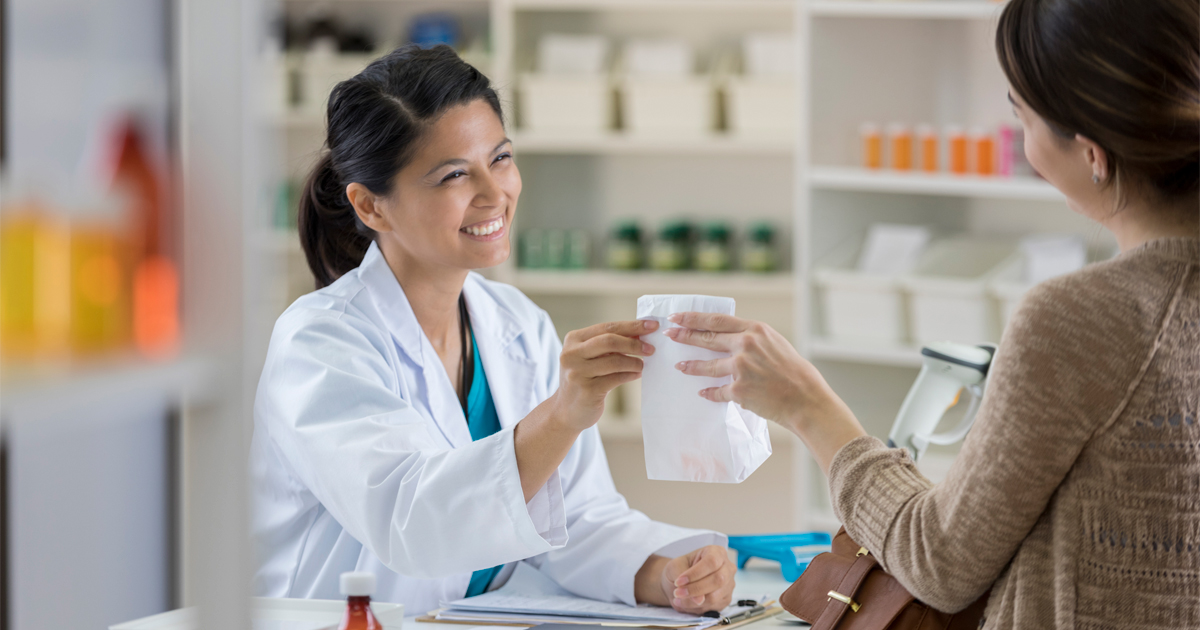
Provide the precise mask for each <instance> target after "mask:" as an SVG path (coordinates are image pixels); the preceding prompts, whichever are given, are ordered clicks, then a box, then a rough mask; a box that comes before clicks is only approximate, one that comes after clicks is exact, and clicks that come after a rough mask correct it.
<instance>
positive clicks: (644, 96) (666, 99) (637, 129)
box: [621, 77, 717, 136]
mask: <svg viewBox="0 0 1200 630" xmlns="http://www.w3.org/2000/svg"><path fill="white" fill-rule="evenodd" d="M716 98H717V96H716V90H715V89H714V87H713V82H712V81H711V80H710V79H709V78H708V77H686V78H668V77H662V78H657V77H656V78H648V77H647V78H635V77H628V78H626V79H624V80H623V81H622V82H621V117H622V120H623V122H624V126H625V128H626V129H627V130H629V132H630V133H633V134H642V135H673V136H700V135H705V134H708V133H711V132H712V130H713V129H714V128H715V127H716V112H717V108H716Z"/></svg>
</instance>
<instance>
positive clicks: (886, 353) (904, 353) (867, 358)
mask: <svg viewBox="0 0 1200 630" xmlns="http://www.w3.org/2000/svg"><path fill="white" fill-rule="evenodd" d="M808 350H809V357H810V358H813V359H826V360H830V361H844V362H850V363H871V364H875V365H892V366H897V367H920V366H921V349H920V348H917V347H915V346H887V345H881V344H854V343H849V342H844V341H830V340H828V339H811V340H809V342H808Z"/></svg>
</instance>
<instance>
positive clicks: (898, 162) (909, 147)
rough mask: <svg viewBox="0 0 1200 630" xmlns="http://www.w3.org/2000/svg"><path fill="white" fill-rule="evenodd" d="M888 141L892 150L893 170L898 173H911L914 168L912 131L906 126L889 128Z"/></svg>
mask: <svg viewBox="0 0 1200 630" xmlns="http://www.w3.org/2000/svg"><path fill="white" fill-rule="evenodd" d="M888 139H889V140H890V142H891V148H892V168H893V169H894V170H897V171H911V170H912V167H913V136H912V131H911V130H909V128H908V127H907V126H905V125H900V124H894V125H891V126H889V127H888Z"/></svg>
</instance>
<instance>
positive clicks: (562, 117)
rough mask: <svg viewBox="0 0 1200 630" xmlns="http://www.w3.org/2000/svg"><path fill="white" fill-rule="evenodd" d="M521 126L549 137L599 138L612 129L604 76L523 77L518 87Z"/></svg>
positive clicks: (610, 94) (609, 94) (610, 93)
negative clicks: (574, 135) (584, 136)
mask: <svg viewBox="0 0 1200 630" xmlns="http://www.w3.org/2000/svg"><path fill="white" fill-rule="evenodd" d="M518 90H519V96H520V99H521V103H520V104H521V126H522V127H523V128H524V129H526V130H528V131H531V132H536V133H549V134H556V133H558V134H600V133H604V132H606V131H608V130H609V129H611V128H612V121H613V109H614V108H613V98H614V96H613V91H612V86H611V85H610V83H609V80H608V79H607V78H606V77H603V76H570V75H556V74H526V75H523V76H522V77H521V81H520V84H519V86H518Z"/></svg>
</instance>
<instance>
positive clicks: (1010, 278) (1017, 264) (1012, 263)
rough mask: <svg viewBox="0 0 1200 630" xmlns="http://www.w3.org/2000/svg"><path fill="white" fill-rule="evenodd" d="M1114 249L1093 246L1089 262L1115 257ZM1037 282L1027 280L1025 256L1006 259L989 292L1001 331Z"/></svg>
mask: <svg viewBox="0 0 1200 630" xmlns="http://www.w3.org/2000/svg"><path fill="white" fill-rule="evenodd" d="M1114 253H1115V251H1114V250H1112V249H1109V248H1106V247H1093V248H1091V249H1089V250H1088V252H1087V263H1088V264H1091V263H1094V262H1099V261H1102V260H1108V259H1109V258H1112V257H1113V254H1114ZM1036 284H1037V283H1036V282H1029V281H1028V280H1026V261H1025V258H1024V257H1023V256H1019V255H1017V256H1013V257H1012V258H1010V259H1009V260H1007V261H1005V262H1004V264H1003V265H1001V266H1000V268H999V269H997V270H996V273H995V274H994V275H993V276H992V279H991V281H989V282H988V292H990V293H991V294H992V297H993V298H995V300H996V320H997V323H998V325H999V328H1000V332H1003V331H1004V328H1005V327H1006V326H1008V322H1009V320H1011V319H1012V314H1013V312H1014V311H1016V310H1017V307H1018V306H1020V305H1021V300H1022V299H1024V297H1025V293H1026V292H1027V291H1029V289H1032V288H1033V287H1034V285H1036Z"/></svg>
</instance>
